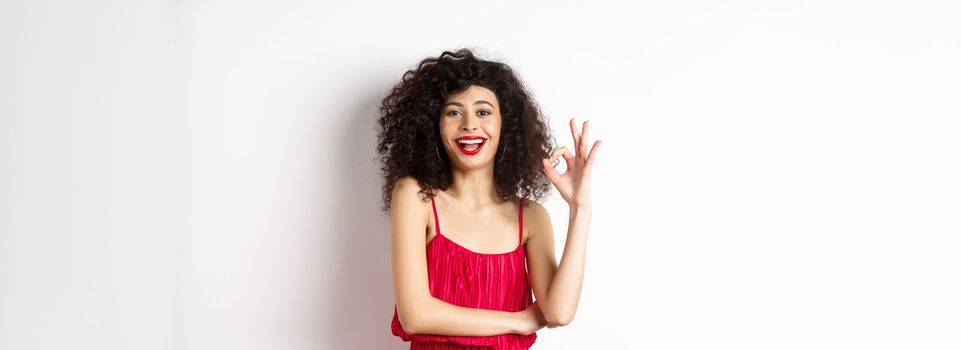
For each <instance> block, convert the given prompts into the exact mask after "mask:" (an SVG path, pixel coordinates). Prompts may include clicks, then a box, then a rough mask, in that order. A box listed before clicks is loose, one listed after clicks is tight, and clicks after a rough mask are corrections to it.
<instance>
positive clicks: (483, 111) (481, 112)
mask: <svg viewBox="0 0 961 350" xmlns="http://www.w3.org/2000/svg"><path fill="white" fill-rule="evenodd" d="M477 113H478V114H480V115H482V116H488V115H491V112H488V111H486V110H483V109H482V110H480V111H479V112H477Z"/></svg>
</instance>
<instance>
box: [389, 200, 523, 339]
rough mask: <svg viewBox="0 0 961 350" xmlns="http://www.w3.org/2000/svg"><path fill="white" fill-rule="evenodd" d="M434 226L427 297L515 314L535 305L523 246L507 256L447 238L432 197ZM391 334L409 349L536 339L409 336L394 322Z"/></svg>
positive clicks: (520, 231) (520, 235)
mask: <svg viewBox="0 0 961 350" xmlns="http://www.w3.org/2000/svg"><path fill="white" fill-rule="evenodd" d="M430 204H431V208H432V209H433V211H434V227H435V228H436V231H437V234H436V235H435V236H434V238H433V239H431V241H430V242H429V243H427V276H428V281H429V284H430V293H431V295H433V296H434V297H435V298H438V299H440V300H443V301H446V302H448V303H450V304H454V305H458V306H462V307H470V308H478V309H489V310H500V311H509V312H517V311H522V310H524V309H526V308H527V307H528V306H530V305H531V303H533V297H532V295H531V289H530V283H529V282H528V280H527V255H526V251H525V250H524V246H523V245H522V244H520V243H518V245H517V248H515V249H514V250H513V251H510V252H506V253H495V254H487V253H477V252H474V251H472V250H470V249H467V248H465V247H464V246H461V245H460V244H457V243H456V242H454V241H452V240H450V239H448V238H447V237H445V236H444V235H443V234H442V233H441V230H440V219H439V218H438V217H437V205H436V204H435V203H434V198H433V197H431V203H430ZM518 204H519V205H518V207H519V209H518V214H517V216H518V226H519V229H518V242H523V237H524V205H523V204H524V202H523V199H521V200H520V202H519V203H518ZM390 328H391V332H392V333H393V334H394V335H396V336H398V337H400V338H401V339H403V340H404V341H409V342H410V348H411V349H412V350H413V349H418V350H422V349H492V350H518V349H528V348H530V347H531V345H532V344H534V341H535V340H537V333H531V334H529V335H523V334H500V335H492V336H482V337H477V336H446V335H431V334H408V333H407V331H405V330H404V328H403V327H402V326H401V324H400V321H399V320H398V318H397V305H396V304H395V305H394V318H393V320H392V321H391V325H390Z"/></svg>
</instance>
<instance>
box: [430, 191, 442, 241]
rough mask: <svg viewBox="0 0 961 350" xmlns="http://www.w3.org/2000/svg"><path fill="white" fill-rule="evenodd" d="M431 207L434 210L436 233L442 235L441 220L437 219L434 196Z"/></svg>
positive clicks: (431, 199)
mask: <svg viewBox="0 0 961 350" xmlns="http://www.w3.org/2000/svg"><path fill="white" fill-rule="evenodd" d="M430 207H431V208H432V209H433V210H434V231H437V234H440V220H438V219H437V205H436V204H434V196H430Z"/></svg>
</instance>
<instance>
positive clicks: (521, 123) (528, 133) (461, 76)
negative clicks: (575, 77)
mask: <svg viewBox="0 0 961 350" xmlns="http://www.w3.org/2000/svg"><path fill="white" fill-rule="evenodd" d="M471 85H478V86H482V87H484V88H487V89H488V90H491V91H492V92H493V93H494V95H495V96H496V97H497V101H498V103H499V104H500V106H501V118H502V124H501V142H500V145H499V147H498V149H497V152H496V153H495V155H494V187H495V189H496V191H497V195H498V197H499V198H500V199H501V200H505V201H507V200H514V199H518V198H525V199H533V200H535V201H536V200H539V199H540V198H541V197H543V196H544V195H545V194H546V193H547V192H548V191H549V190H550V180H548V179H547V177H546V176H545V175H544V173H543V172H542V171H541V167H542V165H541V164H542V163H541V159H543V158H547V157H548V156H549V153H550V151H551V149H552V145H553V142H552V140H553V137H552V136H551V133H550V128H549V127H548V126H547V123H546V122H545V118H544V116H543V114H542V113H541V110H540V108H539V107H538V106H537V104H536V103H535V102H534V99H533V98H532V97H531V94H530V93H529V92H528V91H527V89H526V88H525V87H524V85H523V83H522V82H521V80H520V79H519V78H518V77H517V75H516V74H515V73H514V71H513V70H512V69H511V68H510V67H509V66H507V65H506V64H504V63H500V62H492V61H487V60H483V59H480V58H478V57H476V56H474V53H473V52H471V51H470V50H469V49H466V48H463V49H460V50H457V51H455V52H451V51H444V52H443V53H441V55H440V56H439V57H428V58H425V59H423V60H422V61H421V62H420V63H419V64H418V65H417V66H416V68H414V69H411V70H408V71H407V72H405V73H404V75H403V77H402V79H401V81H400V82H398V83H397V84H396V85H394V87H393V89H391V91H390V94H388V95H387V97H385V98H384V99H383V101H382V102H381V106H380V112H381V116H380V118H379V119H378V121H377V123H378V125H379V130H378V135H377V153H378V158H380V161H381V168H380V170H381V172H382V175H383V177H384V184H383V193H382V197H383V200H384V203H383V207H382V209H383V210H384V211H388V210H389V209H390V202H391V197H392V193H393V190H394V183H395V182H396V181H397V180H399V179H401V178H403V177H407V176H410V177H412V178H414V179H416V180H417V182H418V183H419V184H420V186H421V191H420V193H421V194H422V195H423V199H424V200H426V199H427V198H428V196H434V195H435V193H434V190H435V189H440V190H446V189H447V188H448V187H450V185H451V172H450V160H449V159H448V157H447V154H446V152H445V151H444V149H443V144H442V142H441V138H440V116H441V108H442V105H443V104H444V102H445V101H446V100H447V97H448V96H449V95H453V94H457V93H459V92H462V91H464V90H467V88H469V87H470V86H471Z"/></svg>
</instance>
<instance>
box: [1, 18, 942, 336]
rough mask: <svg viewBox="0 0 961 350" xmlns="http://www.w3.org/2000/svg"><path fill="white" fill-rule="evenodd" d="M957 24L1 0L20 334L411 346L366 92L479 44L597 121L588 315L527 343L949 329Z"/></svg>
mask: <svg viewBox="0 0 961 350" xmlns="http://www.w3.org/2000/svg"><path fill="white" fill-rule="evenodd" d="M959 17H961V11H959V7H958V5H955V4H954V3H953V2H950V1H942V2H926V1H913V2H907V1H903V2H890V1H861V2H854V1H821V2H817V1H811V2H802V1H781V2H761V1H727V2H716V1H672V2H662V3H659V4H633V5H625V4H621V3H601V2H592V3H591V4H590V5H586V4H585V5H577V4H576V3H574V2H566V3H565V2H562V1H539V2H525V3H515V2H507V1H504V2H500V1H494V2H464V3H460V2H456V3H455V2H447V1H436V2H400V1H397V2H383V3H372V2H361V1H357V2H337V3H333V2H331V3H319V2H294V1H262V2H251V1H246V2H245V1H159V0H155V1H141V2H137V3H133V2H129V1H119V0H118V1H94V2H79V3H75V2H67V1H13V0H3V1H0V349H5V350H20V349H118V350H119V349H191V350H193V349H197V350H200V349H285V350H287V349H292V350H297V349H404V348H407V346H408V344H407V343H402V342H401V341H400V339H399V338H397V337H394V336H392V335H391V334H390V330H389V326H390V318H391V316H392V311H393V303H394V300H393V292H392V290H391V288H392V284H391V275H390V266H389V261H390V260H389V259H390V256H389V253H390V251H389V226H388V224H387V222H388V221H387V216H386V214H385V213H383V212H381V211H380V205H381V193H380V186H381V179H380V177H379V176H380V175H379V173H378V164H377V162H376V160H375V159H374V156H375V153H374V146H375V142H376V139H375V137H376V129H375V120H376V118H377V107H378V106H379V103H380V100H381V99H382V98H383V97H384V95H385V94H386V93H387V91H388V89H389V88H390V87H391V86H392V85H393V84H394V83H395V82H396V81H397V80H398V79H399V78H400V76H401V74H402V73H403V72H404V71H405V70H406V69H408V68H411V67H413V65H415V64H416V63H417V62H419V60H421V59H423V58H424V57H427V56H436V55H438V54H440V53H441V52H442V51H444V50H453V49H456V48H459V47H469V48H474V49H476V50H477V52H478V53H479V54H480V55H482V56H483V57H486V58H488V59H494V60H501V61H504V62H506V63H508V64H509V65H511V66H512V67H514V68H515V69H516V70H517V71H518V72H519V73H520V75H521V77H522V79H523V80H524V81H525V82H526V84H527V86H528V87H529V88H530V90H531V91H532V92H533V93H534V95H535V98H536V99H537V101H538V102H539V104H540V105H541V107H542V108H543V110H544V111H545V113H546V114H547V116H548V117H549V118H550V123H551V126H552V127H553V130H554V135H555V138H556V139H557V140H558V142H559V143H560V144H561V145H568V146H569V145H570V144H571V141H570V133H569V129H567V127H566V122H567V120H568V118H571V117H575V118H577V119H578V121H583V120H587V119H589V120H591V125H592V128H591V129H592V131H591V136H593V137H595V138H600V139H602V140H604V143H603V146H602V147H601V149H600V151H599V155H598V160H597V163H596V169H595V178H594V182H593V191H594V193H593V196H594V203H595V212H594V217H593V222H592V224H591V231H590V239H589V247H588V262H587V272H586V273H587V275H586V277H585V284H584V288H583V294H582V298H581V303H580V307H579V309H578V312H577V316H576V318H575V319H574V322H573V323H572V324H571V325H569V326H567V327H562V328H557V329H550V330H548V329H544V330H542V331H541V332H539V333H538V334H539V337H538V340H537V343H535V346H534V348H539V349H587V348H593V349H602V348H634V349H642V348H643V349H869V348H870V349H958V348H961V332H959V330H961V298H958V295H961V254H959V250H961V238H959V237H961V236H959V234H961V215H959V214H961V183H959V180H958V179H961V155H959V151H961V138H959V137H958V135H959V134H961V119H959V118H961V102H959V101H961V99H959V96H961V65H959V64H958V62H961V21H958V18H959ZM545 205H546V206H547V207H548V209H549V210H550V213H551V216H552V218H553V221H554V227H555V230H556V237H557V239H558V247H557V249H558V253H560V252H561V251H562V249H563V239H564V237H565V234H566V223H567V211H566V207H565V203H564V202H563V200H561V199H560V198H559V196H557V195H556V193H555V194H553V195H551V196H550V197H548V198H547V200H546V202H545ZM559 257H560V256H559Z"/></svg>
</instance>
